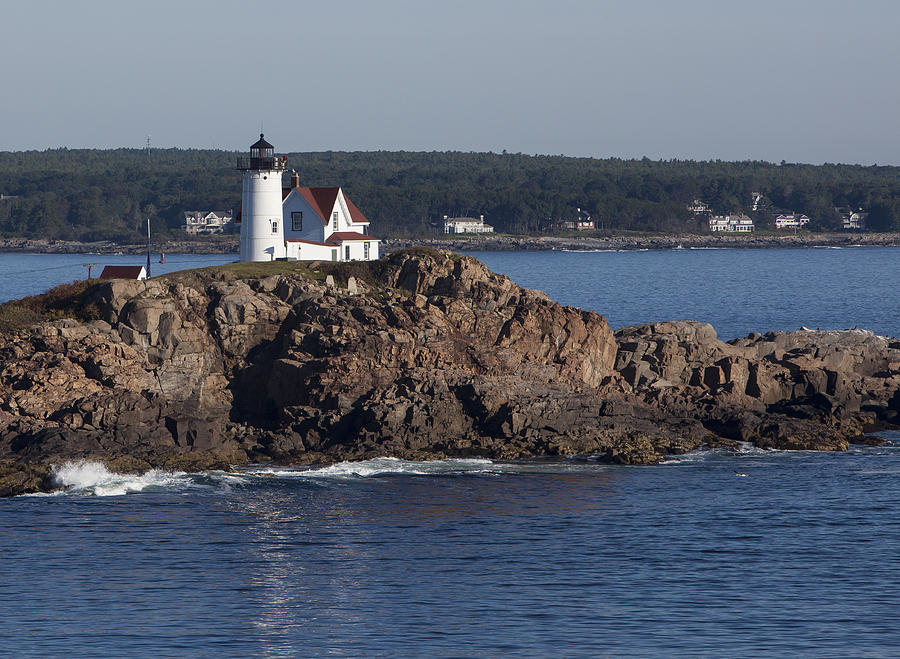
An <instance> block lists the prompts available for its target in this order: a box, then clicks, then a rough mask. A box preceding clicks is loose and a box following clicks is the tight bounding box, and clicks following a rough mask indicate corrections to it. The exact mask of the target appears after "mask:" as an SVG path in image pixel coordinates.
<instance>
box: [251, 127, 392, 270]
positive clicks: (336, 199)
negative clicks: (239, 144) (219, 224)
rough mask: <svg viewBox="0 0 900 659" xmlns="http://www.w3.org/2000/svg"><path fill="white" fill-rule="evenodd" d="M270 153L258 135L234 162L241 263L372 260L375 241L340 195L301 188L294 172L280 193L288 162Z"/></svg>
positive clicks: (359, 215) (338, 191)
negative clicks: (238, 177) (239, 183)
mask: <svg viewBox="0 0 900 659" xmlns="http://www.w3.org/2000/svg"><path fill="white" fill-rule="evenodd" d="M274 151H275V148H274V147H273V146H272V145H271V144H269V143H268V142H266V140H265V138H264V137H263V135H262V133H260V136H259V141H257V142H256V143H255V144H253V145H252V146H251V147H250V156H249V157H246V156H241V157H239V158H238V169H239V170H240V171H241V172H243V190H242V194H241V208H240V210H239V211H238V213H237V218H236V219H235V222H236V223H238V224H239V225H240V227H241V261H275V260H279V259H286V260H289V261H294V260H298V261H300V260H302V261H312V260H325V261H375V260H377V259H378V256H379V252H378V247H379V242H380V241H379V240H378V239H377V238H373V237H372V236H370V235H369V220H368V219H366V216H365V215H363V214H362V212H361V211H360V210H359V208H357V207H356V205H355V204H354V203H353V202H352V201H350V199H349V198H348V197H347V195H345V194H344V192H343V190H341V188H339V187H329V188H309V187H301V186H300V175H299V174H297V173H296V172H294V173H292V174H291V183H290V187H284V186H283V185H282V182H281V177H282V175H283V173H284V170H285V166H286V164H287V158H286V157H285V156H282V157H281V158H277V157H276V156H275V153H274Z"/></svg>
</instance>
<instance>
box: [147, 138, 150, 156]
mask: <svg viewBox="0 0 900 659" xmlns="http://www.w3.org/2000/svg"><path fill="white" fill-rule="evenodd" d="M147 160H150V136H149V135H147Z"/></svg>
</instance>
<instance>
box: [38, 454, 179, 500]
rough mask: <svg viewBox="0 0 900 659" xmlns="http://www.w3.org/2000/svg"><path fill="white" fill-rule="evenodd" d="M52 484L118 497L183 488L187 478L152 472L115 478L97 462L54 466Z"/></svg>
mask: <svg viewBox="0 0 900 659" xmlns="http://www.w3.org/2000/svg"><path fill="white" fill-rule="evenodd" d="M52 478H53V484H54V485H56V486H57V487H59V488H62V489H63V490H64V491H66V492H69V493H73V494H75V493H77V494H93V495H95V496H120V495H123V494H128V493H129V492H141V491H143V490H146V489H147V488H168V487H172V486H174V485H187V484H189V483H190V477H189V475H188V474H186V473H184V472H171V471H163V470H161V469H152V470H150V471H148V472H147V473H145V474H140V475H138V474H119V473H116V472H114V471H110V470H109V469H107V468H106V465H104V464H103V463H101V462H90V461H85V460H78V461H73V462H66V463H64V464H62V465H54V467H53V469H52Z"/></svg>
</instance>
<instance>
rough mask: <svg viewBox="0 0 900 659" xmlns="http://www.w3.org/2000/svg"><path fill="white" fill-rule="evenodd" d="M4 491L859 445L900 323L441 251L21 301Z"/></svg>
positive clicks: (880, 414)
mask: <svg viewBox="0 0 900 659" xmlns="http://www.w3.org/2000/svg"><path fill="white" fill-rule="evenodd" d="M0 324H2V326H3V333H2V336H0V356H2V361H0V494H2V495H7V496H8V495H15V494H21V493H26V492H35V491H45V490H49V489H52V488H53V483H52V479H51V465H52V464H54V463H55V464H59V463H61V462H62V461H66V460H72V459H92V460H100V461H103V462H105V463H106V464H107V465H108V466H109V467H110V468H112V469H116V470H118V471H130V470H133V471H146V470H148V469H151V468H154V467H160V468H168V469H182V470H189V471H195V470H202V469H211V468H229V467H230V466H232V465H240V464H246V463H258V462H274V463H278V464H313V463H327V462H334V461H339V460H355V459H364V458H368V457H374V456H383V455H391V456H396V457H403V458H411V459H421V460H424V459H432V458H442V457H452V456H485V457H490V458H506V459H509V458H526V457H531V456H562V455H590V456H592V457H593V459H598V460H603V461H607V462H612V463H620V464H649V463H654V462H657V461H659V460H660V459H662V458H663V457H664V456H666V455H671V454H678V453H684V452H687V451H691V450H694V449H697V448H700V447H702V446H733V445H736V443H737V442H750V443H753V444H755V445H756V446H759V447H764V448H779V449H816V450H844V449H846V448H847V447H848V446H849V444H850V443H852V442H865V443H870V442H873V441H878V440H877V439H873V438H872V437H870V436H867V435H866V434H865V433H866V432H867V431H870V430H872V429H876V428H878V427H884V426H889V425H891V424H896V423H897V422H898V420H900V340H898V339H891V338H885V337H880V336H876V335H873V334H872V333H871V332H867V331H863V330H847V331H811V330H805V329H802V330H798V331H795V332H789V333H769V334H765V335H760V334H752V335H750V336H748V337H745V338H741V339H736V340H734V341H730V342H728V343H723V342H721V341H719V340H718V339H717V338H716V335H715V331H714V330H713V328H712V326H710V325H708V324H705V323H699V322H693V321H681V322H660V323H654V324H651V325H643V326H636V327H628V328H624V329H621V330H619V331H617V332H615V333H614V332H612V331H611V330H610V328H609V326H608V325H607V323H606V320H605V319H604V318H603V316H601V315H599V314H597V313H594V312H589V311H583V310H580V309H575V308H572V307H564V306H562V305H560V304H557V303H555V302H553V301H552V300H550V299H549V298H548V297H547V296H546V295H544V294H543V293H540V292H538V291H533V290H527V289H523V288H521V287H519V286H517V285H515V284H514V283H512V282H511V281H510V280H509V279H508V278H506V277H504V276H502V275H498V274H495V273H492V272H490V271H489V270H487V268H486V267H485V266H484V265H483V264H481V263H480V262H478V261H476V260H474V259H472V258H470V257H464V256H460V255H458V254H454V253H450V252H446V251H439V250H432V249H421V248H419V249H411V250H405V251H399V252H395V253H393V254H391V255H390V256H389V257H386V258H384V259H382V260H381V261H379V262H371V263H325V262H313V263H292V262H275V263H265V264H258V263H256V264H249V263H236V264H232V265H228V266H221V267H216V268H207V269H203V270H192V271H183V272H178V273H174V274H171V275H166V276H162V277H158V278H154V279H152V280H149V281H146V282H141V281H105V282H99V283H93V284H91V285H85V286H82V287H81V288H79V289H76V290H75V291H74V292H72V293H71V294H68V295H59V294H56V295H51V294H47V295H45V296H37V297H35V298H29V299H26V300H20V301H14V302H10V303H7V304H6V305H3V306H0Z"/></svg>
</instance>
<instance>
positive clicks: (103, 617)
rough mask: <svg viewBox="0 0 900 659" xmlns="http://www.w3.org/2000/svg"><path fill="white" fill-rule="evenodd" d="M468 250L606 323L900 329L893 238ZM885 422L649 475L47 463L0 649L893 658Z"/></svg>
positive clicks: (397, 466) (558, 463)
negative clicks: (195, 470)
mask: <svg viewBox="0 0 900 659" xmlns="http://www.w3.org/2000/svg"><path fill="white" fill-rule="evenodd" d="M477 256H478V257H479V258H482V259H483V260H484V261H485V262H486V263H488V265H489V266H490V267H491V268H492V269H495V270H497V271H500V272H504V273H506V274H509V275H510V276H511V277H512V278H513V279H514V280H515V281H517V282H519V283H521V284H523V285H525V286H529V287H533V288H540V289H543V290H545V291H547V292H548V293H549V294H550V295H551V297H553V298H554V299H557V300H559V301H561V302H564V303H566V304H574V305H578V306H582V307H587V308H592V309H596V310H598V311H601V312H603V313H604V314H605V315H606V316H607V317H608V319H609V320H610V323H611V325H613V327H620V326H623V325H628V324H632V323H637V322H648V321H654V320H663V319H669V318H690V319H698V320H708V321H710V322H712V323H713V324H714V325H715V327H716V328H717V330H718V331H719V334H720V336H722V337H723V338H726V339H727V338H732V337H734V336H739V335H742V334H746V333H748V332H751V331H762V330H767V329H794V328H797V327H799V326H800V325H806V326H820V327H822V328H823V329H824V328H826V327H838V328H841V327H852V326H855V325H859V326H863V327H869V328H871V329H874V330H876V331H878V332H879V333H882V334H889V335H893V336H898V335H900V317H898V310H897V287H898V283H900V269H898V259H900V249H897V248H868V247H866V248H855V249H853V248H848V249H844V250H817V249H807V250H722V251H713V250H669V251H656V252H653V251H651V252H623V253H617V252H598V253H566V252H544V253H515V254H513V253H484V254H478V255H477ZM21 258H24V257H23V256H21V255H0V273H3V272H12V271H13V268H15V267H19V266H17V259H21ZM34 258H37V257H34ZM41 258H42V259H45V260H43V261H39V262H40V263H42V264H45V265H46V266H47V267H50V266H51V264H53V260H52V259H54V258H61V257H41ZM67 258H68V257H67ZM82 258H83V257H82ZM191 258H192V259H196V258H206V259H210V262H212V260H213V257H194V256H192V257H191ZM218 258H219V259H222V258H223V257H218ZM98 259H99V257H98ZM167 260H168V259H167ZM172 260H173V262H174V261H177V259H176V258H175V257H174V255H173V257H172ZM219 262H223V261H219ZM29 265H33V263H29ZM46 272H53V271H50V270H47V271H46ZM76 276H77V275H76ZM3 281H9V278H8V277H5V278H3ZM32 282H33V283H34V286H35V287H44V288H46V287H47V285H51V284H52V283H58V282H56V281H54V282H51V284H48V283H47V282H46V281H45V280H41V279H40V277H38V276H37V275H35V276H34V278H33V279H32ZM38 282H40V283H38ZM28 292H29V293H30V292H38V291H37V290H31V291H28ZM4 293H6V291H4ZM23 294H26V293H22V292H18V291H17V292H16V293H11V294H8V295H7V297H19V296H21V295H23ZM885 436H887V437H888V438H889V439H891V441H890V442H889V443H888V444H886V445H884V446H881V447H854V448H853V449H852V450H850V451H848V452H846V453H840V454H829V453H815V452H783V451H762V450H758V449H754V448H752V447H749V446H745V447H743V448H741V449H740V450H736V451H721V450H716V451H699V452H696V453H692V454H688V455H684V456H678V457H673V458H672V459H670V460H667V461H665V462H664V463H663V464H660V465H657V466H644V467H623V466H608V465H602V464H599V463H597V462H596V461H594V460H593V459H591V457H590V456H585V457H582V458H578V459H574V458H573V459H554V460H546V459H536V460H528V461H517V462H494V461H489V460H445V461H438V462H429V463H421V462H405V461H400V460H395V459H390V458H380V459H377V460H370V461H366V462H357V463H344V464H339V465H334V466H331V467H327V468H320V469H288V468H280V467H273V466H264V465H260V466H251V467H244V468H240V469H235V470H233V471H230V472H210V473H202V474H185V473H176V472H164V471H154V472H150V473H149V474H146V475H144V476H140V477H138V476H129V475H121V474H115V473H111V472H109V471H107V470H106V469H105V468H104V467H102V466H101V465H98V464H94V463H86V464H71V463H70V464H63V465H59V466H58V469H57V473H56V479H57V482H58V483H59V484H60V486H61V487H65V488H67V489H65V490H60V491H59V492H57V493H54V494H51V495H42V496H25V497H17V498H14V499H7V500H0V514H2V529H3V532H2V534H0V556H2V567H3V578H2V579H0V602H3V613H2V615H0V637H2V638H3V643H2V645H0V656H10V657H45V656H51V657H62V656H65V657H82V656H83V657H185V656H188V657H318V656H329V657H332V656H333V657H345V656H347V657H384V656H387V657H432V656H437V657H444V656H446V657H502V656H518V657H545V656H546V657H798V656H802V657H896V656H898V655H900V627H898V617H900V562H898V559H897V552H898V548H900V515H898V513H897V511H898V510H900V433H885Z"/></svg>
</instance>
